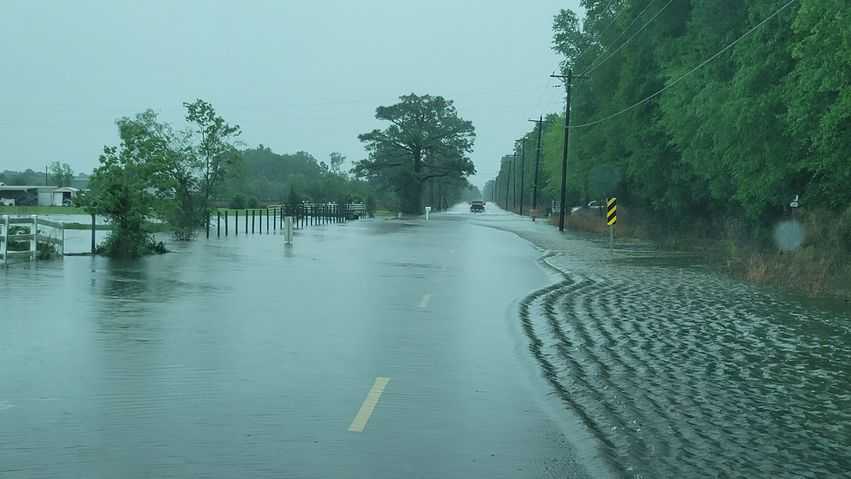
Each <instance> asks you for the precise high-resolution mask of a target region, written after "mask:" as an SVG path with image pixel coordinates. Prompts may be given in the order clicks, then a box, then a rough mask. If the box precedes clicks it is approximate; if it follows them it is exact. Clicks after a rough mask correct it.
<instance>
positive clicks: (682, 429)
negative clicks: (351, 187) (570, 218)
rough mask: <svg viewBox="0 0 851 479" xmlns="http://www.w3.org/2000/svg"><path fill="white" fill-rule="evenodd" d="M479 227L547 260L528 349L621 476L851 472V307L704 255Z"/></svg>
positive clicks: (504, 222)
mask: <svg viewBox="0 0 851 479" xmlns="http://www.w3.org/2000/svg"><path fill="white" fill-rule="evenodd" d="M482 223H483V224H490V225H491V226H495V227H499V228H503V229H507V230H511V231H515V232H517V233H518V234H520V235H521V236H523V237H526V238H528V239H530V240H532V241H535V242H536V243H537V244H539V245H540V246H541V247H542V248H545V249H548V250H549V251H548V252H547V253H546V254H545V255H544V257H543V258H542V260H541V261H542V263H543V264H545V266H546V267H548V268H551V269H552V270H553V272H554V275H555V278H556V280H557V282H556V283H555V284H553V285H551V286H549V287H546V288H542V289H540V290H538V291H535V292H534V293H532V294H530V295H529V296H527V297H526V298H525V299H524V301H523V303H522V306H521V313H520V314H521V319H522V320H523V321H524V328H525V331H526V333H527V335H528V336H529V338H530V342H531V348H530V350H531V352H532V353H533V355H534V356H535V357H536V360H537V361H538V363H539V364H540V366H541V367H542V370H543V371H544V374H545V376H546V377H547V379H548V381H549V382H550V384H551V386H552V387H553V388H554V390H555V391H556V392H557V394H558V395H559V396H560V397H561V398H562V400H563V401H564V402H565V404H566V406H567V408H568V409H570V410H571V411H572V412H573V413H575V414H576V415H577V416H578V417H579V419H580V420H581V422H582V423H583V424H584V426H585V427H586V428H587V429H588V430H589V431H590V432H591V433H592V435H593V436H594V437H595V439H596V441H597V442H598V444H599V447H600V448H601V450H602V451H603V453H604V455H605V456H606V459H607V461H608V463H609V464H611V465H612V466H613V467H614V468H615V469H616V471H617V473H618V475H622V476H626V477H814V478H815V477H819V478H821V477H839V476H844V477H849V475H851V305H849V304H848V303H827V302H815V301H806V300H802V299H799V298H792V297H787V296H784V295H782V294H779V293H778V292H776V291H768V290H763V289H759V288H756V287H753V286H750V285H746V284H743V283H741V282H738V281H735V280H732V279H729V278H726V277H723V276H721V275H719V274H715V273H713V272H712V271H711V270H709V269H708V268H707V267H706V266H705V265H704V264H703V262H702V261H701V259H700V258H697V257H690V256H683V255H672V254H667V255H666V254H660V253H658V252H655V251H653V249H652V248H649V247H648V245H646V244H642V243H635V242H633V243H626V244H618V245H617V247H616V248H614V249H613V250H610V249H609V248H608V247H607V245H606V242H605V240H602V241H601V240H600V239H598V238H593V237H590V236H576V235H567V236H566V237H564V236H560V235H558V234H557V233H555V232H553V231H551V230H547V229H541V228H534V227H531V225H529V224H528V222H518V221H517V220H516V218H514V217H507V216H506V217H502V218H497V219H494V220H491V221H483V222H482Z"/></svg>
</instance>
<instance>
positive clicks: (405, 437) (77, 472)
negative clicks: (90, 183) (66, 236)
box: [0, 206, 609, 479]
mask: <svg viewBox="0 0 851 479" xmlns="http://www.w3.org/2000/svg"><path fill="white" fill-rule="evenodd" d="M491 210H493V208H491ZM500 215H504V216H507V214H505V213H502V212H498V211H490V212H488V213H485V214H484V216H474V215H472V214H470V213H468V212H467V211H466V210H465V208H464V207H463V206H460V207H456V208H455V209H453V210H452V211H450V212H448V213H444V214H438V215H434V216H433V218H432V221H429V222H428V223H426V222H424V221H423V220H421V219H413V220H382V219H375V220H367V221H355V222H350V223H347V224H342V225H325V226H317V227H310V228H307V229H305V230H302V231H299V232H297V234H296V237H295V244H294V245H293V246H292V247H285V246H284V244H283V240H282V238H281V237H280V236H278V235H274V234H273V235H253V236H245V235H241V236H239V237H232V236H231V237H228V238H226V239H225V238H221V239H215V238H213V239H211V240H204V239H199V240H197V241H194V242H191V243H184V244H173V245H172V249H173V250H174V251H173V252H172V253H169V254H167V255H164V256H157V257H148V258H145V259H143V260H141V261H135V262H120V261H112V260H109V259H105V258H86V257H67V258H65V259H64V261H62V262H57V263H47V262H44V263H40V264H38V265H16V266H12V267H10V268H9V269H8V270H6V271H0V303H2V310H0V311H2V312H0V364H2V367H0V477H3V478H15V479H17V478H40V477H51V478H53V477H59V478H115V477H122V478H149V477H152V478H153V477H156V478H170V477H204V478H232V477H276V478H281V477H285V478H289V477H291V478H362V477H370V478H400V477H405V478H454V477H457V478H501V477H506V478H508V477H510V478H541V477H553V478H556V477H558V478H564V477H601V476H603V477H604V476H607V475H609V471H608V470H607V469H606V468H605V467H603V466H601V465H600V464H598V463H599V462H600V461H599V460H598V458H597V454H598V453H597V452H595V451H596V449H595V447H593V446H592V442H593V441H592V439H591V438H590V437H589V436H588V433H587V432H584V431H585V430H586V429H587V428H584V427H581V426H579V425H578V424H577V423H576V422H575V421H574V420H573V419H571V418H569V417H566V416H565V415H564V414H565V408H564V406H563V403H562V402H561V400H560V399H559V398H558V397H556V396H555V395H554V394H553V389H552V388H551V387H550V385H549V384H548V383H547V381H546V379H545V378H544V377H543V375H542V374H541V372H540V367H539V364H538V362H536V360H535V358H534V357H533V355H532V354H531V353H530V350H529V339H528V337H527V336H526V335H525V334H524V332H523V326H522V323H521V321H519V319H518V318H519V316H518V311H519V308H520V306H521V304H520V303H521V301H522V300H523V299H524V298H525V297H526V296H527V295H529V294H530V293H532V292H533V291H535V290H539V289H541V288H544V287H546V286H548V285H550V284H553V283H554V282H555V280H556V278H555V277H554V273H553V272H552V271H550V270H548V269H547V268H545V267H543V266H542V265H541V263H540V262H539V261H538V259H539V257H540V256H541V254H542V252H541V251H540V250H539V249H536V248H535V247H534V246H533V245H532V243H530V242H528V241H526V240H524V239H521V238H520V237H518V236H517V235H515V234H513V233H511V232H506V231H500V230H498V229H494V228H492V227H488V225H487V224H483V223H487V221H488V220H489V219H496V220H498V219H499V217H500ZM82 241H85V239H83V240H82ZM377 379H378V381H377ZM379 383H380V385H382V386H383V390H382V389H381V387H379ZM374 386H375V387H374Z"/></svg>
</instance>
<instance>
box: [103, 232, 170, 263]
mask: <svg viewBox="0 0 851 479" xmlns="http://www.w3.org/2000/svg"><path fill="white" fill-rule="evenodd" d="M95 252H96V253H97V254H100V255H105V256H113V257H120V258H137V257H140V256H144V255H148V254H164V253H167V252H168V250H166V248H165V245H164V244H163V242H162V241H157V240H156V239H155V238H154V237H153V236H152V235H149V234H147V233H144V234H143V237H142V238H133V239H128V238H127V237H126V235H117V234H115V233H112V234H110V235H109V236H108V237H107V238H106V240H105V241H104V242H103V243H101V244H99V245H98V247H97V249H96V251H95Z"/></svg>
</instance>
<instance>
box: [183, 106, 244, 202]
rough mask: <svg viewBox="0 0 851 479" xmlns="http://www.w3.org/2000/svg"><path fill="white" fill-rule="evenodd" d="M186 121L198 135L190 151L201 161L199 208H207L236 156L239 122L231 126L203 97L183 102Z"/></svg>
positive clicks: (237, 154) (237, 153) (239, 131)
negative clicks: (200, 202)
mask: <svg viewBox="0 0 851 479" xmlns="http://www.w3.org/2000/svg"><path fill="white" fill-rule="evenodd" d="M183 106H185V107H186V121H188V122H189V123H190V124H191V125H192V128H193V130H194V134H195V135H196V136H197V137H198V140H199V142H198V144H197V145H194V146H193V147H192V151H193V154H194V155H196V156H197V158H198V159H199V160H200V162H201V192H202V208H203V209H204V211H207V210H208V209H209V208H210V199H211V198H213V196H214V195H215V194H216V192H217V190H218V188H219V187H220V186H221V184H222V182H223V181H224V180H225V175H226V173H227V171H228V169H229V168H230V167H231V165H233V163H234V162H235V161H236V160H237V159H238V158H239V152H238V151H237V149H236V147H235V146H234V142H235V141H236V138H237V137H238V136H239V135H240V133H241V130H240V128H239V125H231V124H229V123H227V122H226V121H225V120H224V118H222V117H221V116H219V114H217V113H216V110H215V109H214V108H213V105H211V104H210V103H208V102H206V101H204V100H200V99H199V100H195V101H194V102H192V103H184V104H183Z"/></svg>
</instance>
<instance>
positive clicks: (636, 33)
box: [582, 0, 674, 75]
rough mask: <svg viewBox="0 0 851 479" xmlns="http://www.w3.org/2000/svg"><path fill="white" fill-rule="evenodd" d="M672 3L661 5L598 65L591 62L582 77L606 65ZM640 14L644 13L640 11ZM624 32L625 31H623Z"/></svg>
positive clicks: (669, 0) (672, 0)
mask: <svg viewBox="0 0 851 479" xmlns="http://www.w3.org/2000/svg"><path fill="white" fill-rule="evenodd" d="M673 2H674V0H668V3H666V4H665V5H663V6H662V8H660V9H659V11H658V12H656V14H655V15H653V16H652V17H650V20H647V21H646V22H644V25H642V26H641V28H639V29H638V30H636V31H635V33H633V34H632V35H630V37H629V38H627V39H626V41H624V42H623V43H621V44H620V46H619V47H617V48H616V49H614V50H613V51H612V52H611V53H609V54H608V55H606V57H605V58H603V60H602V61H601V62H600V63H597V64H596V65H594V64H593V62H592V64H591V67H589V68H588V69H587V70H585V71H584V72H582V75H588V74H589V73H591V72H593V71H594V70H596V69H598V68H600V67H601V66H602V65H603V64H604V63H606V62H607V61H609V59H610V58H612V57H613V56H615V55H616V54H617V53H618V52H619V51H621V50H623V48H624V47H625V46H627V45H629V42H631V41H632V39H633V38H635V37H636V36H638V34H639V33H641V32H643V31H644V29H645V28H647V26H648V25H650V24H651V23H653V20H656V18H657V17H659V15H661V14H662V12H664V11H665V9H666V8H668V5H670V4H671V3H673ZM647 6H648V7H649V6H650V4H648V5H647ZM644 10H647V8H646V7H645V9H644ZM642 13H644V12H643V11H642ZM640 15H641V14H639V16H640ZM637 19H638V17H636V20H637ZM625 31H626V30H625Z"/></svg>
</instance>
